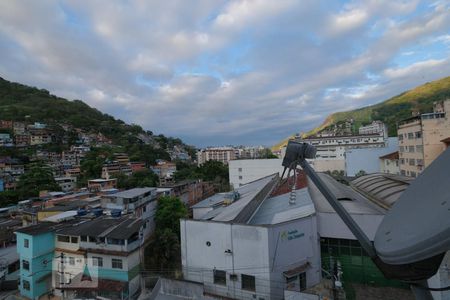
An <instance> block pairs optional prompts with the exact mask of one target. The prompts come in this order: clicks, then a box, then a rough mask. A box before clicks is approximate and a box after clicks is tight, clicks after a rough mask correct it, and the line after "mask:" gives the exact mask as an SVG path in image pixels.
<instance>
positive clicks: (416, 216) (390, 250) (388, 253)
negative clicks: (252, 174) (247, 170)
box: [282, 141, 450, 299]
mask: <svg viewBox="0 0 450 300" xmlns="http://www.w3.org/2000/svg"><path fill="white" fill-rule="evenodd" d="M315 153H316V149H315V147H314V146H312V145H310V144H307V143H300V142H296V141H289V142H288V145H287V148H286V155H285V157H284V159H283V163H282V165H283V166H284V167H285V169H286V168H289V169H291V168H292V166H294V168H295V167H296V165H297V164H299V165H300V166H301V167H302V169H303V170H304V171H305V172H306V174H307V175H308V176H309V178H310V179H311V180H312V181H313V182H314V184H315V185H316V186H317V188H318V189H319V190H320V192H321V193H322V194H323V195H324V196H325V198H326V199H327V201H328V202H329V203H330V205H331V206H332V207H333V209H334V210H335V211H336V212H337V214H338V215H339V217H340V218H341V219H342V220H343V221H344V223H345V224H346V225H347V227H348V228H349V229H350V231H351V232H352V233H353V235H354V236H355V237H356V238H357V239H358V241H359V242H360V244H361V246H362V247H363V248H364V250H365V251H366V252H367V254H368V255H369V256H370V258H371V259H372V260H373V262H374V263H375V264H376V265H377V266H378V268H379V269H380V271H381V272H382V273H383V274H384V276H385V277H386V278H389V279H398V280H402V281H404V282H407V283H409V284H411V289H412V291H413V293H414V295H415V296H416V299H432V296H431V293H430V290H436V289H430V288H428V287H427V282H426V280H427V279H428V278H430V277H432V276H433V275H434V274H436V272H437V270H438V268H439V265H440V264H441V262H442V259H443V257H444V254H445V252H446V251H448V250H449V249H450V216H449V214H450V199H448V195H449V194H450V187H449V185H448V183H449V182H450V172H449V171H448V170H449V169H450V149H447V150H446V151H445V152H444V153H443V154H441V156H440V157H439V158H438V159H436V160H435V161H434V162H433V163H432V164H431V165H430V166H429V167H428V168H427V169H426V170H425V171H424V172H423V173H422V174H421V175H420V176H419V177H418V178H417V179H416V180H415V181H414V182H413V183H412V184H411V186H410V187H409V188H408V189H407V190H406V191H405V192H404V193H403V194H402V196H401V197H400V198H399V200H397V203H396V205H395V206H394V207H393V208H392V209H391V210H390V211H389V212H388V213H387V215H386V216H385V218H384V219H383V221H382V223H381V224H380V226H379V228H378V231H377V233H376V236H375V244H374V245H375V246H374V245H373V244H372V242H371V241H370V239H369V238H368V237H367V235H366V234H365V233H364V232H363V230H362V229H361V228H360V227H359V225H358V224H357V223H356V222H355V220H353V218H352V217H351V216H350V214H349V213H348V212H347V211H346V210H345V208H344V207H343V206H342V204H341V203H339V201H338V200H337V199H336V197H335V196H334V195H333V193H332V192H331V191H330V189H328V187H327V186H326V184H325V183H324V182H323V181H322V180H321V179H320V177H319V176H318V175H317V173H316V172H315V171H314V170H313V169H312V167H311V166H310V165H309V163H308V162H307V161H306V159H307V158H314V157H315ZM283 174H284V172H283ZM419 220H420V221H419ZM445 289H448V288H443V289H437V290H445Z"/></svg>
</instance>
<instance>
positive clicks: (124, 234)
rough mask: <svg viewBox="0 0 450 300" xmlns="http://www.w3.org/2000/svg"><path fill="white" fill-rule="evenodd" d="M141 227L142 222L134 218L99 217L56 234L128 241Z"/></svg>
mask: <svg viewBox="0 0 450 300" xmlns="http://www.w3.org/2000/svg"><path fill="white" fill-rule="evenodd" d="M142 225H143V222H142V220H140V219H136V218H128V217H121V218H110V217H101V218H97V219H94V220H87V221H81V222H80V221H79V222H78V223H72V224H71V226H67V227H63V228H61V229H58V230H57V234H62V235H72V236H92V237H107V238H113V239H128V238H129V237H131V236H132V235H133V234H135V233H137V232H139V230H140V228H141V227H142Z"/></svg>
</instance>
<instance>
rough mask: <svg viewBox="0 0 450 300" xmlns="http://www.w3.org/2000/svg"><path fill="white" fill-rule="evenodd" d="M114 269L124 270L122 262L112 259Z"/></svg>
mask: <svg viewBox="0 0 450 300" xmlns="http://www.w3.org/2000/svg"><path fill="white" fill-rule="evenodd" d="M112 268H113V269H122V260H121V259H117V258H113V259H112Z"/></svg>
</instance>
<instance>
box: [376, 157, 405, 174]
mask: <svg viewBox="0 0 450 300" xmlns="http://www.w3.org/2000/svg"><path fill="white" fill-rule="evenodd" d="M380 172H381V173H386V174H397V175H399V174H400V167H399V161H398V159H380Z"/></svg>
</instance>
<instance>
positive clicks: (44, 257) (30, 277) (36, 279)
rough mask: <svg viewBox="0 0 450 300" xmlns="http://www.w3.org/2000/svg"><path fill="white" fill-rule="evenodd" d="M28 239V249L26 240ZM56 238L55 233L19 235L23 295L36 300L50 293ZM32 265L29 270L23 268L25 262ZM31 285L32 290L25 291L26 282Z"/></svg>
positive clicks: (20, 288) (18, 245) (18, 249)
mask: <svg viewBox="0 0 450 300" xmlns="http://www.w3.org/2000/svg"><path fill="white" fill-rule="evenodd" d="M26 239H28V241H29V242H28V247H25V240H26ZM54 248H55V236H54V233H53V232H47V233H43V234H40V235H35V236H32V235H28V234H24V233H20V232H18V233H17V252H18V254H19V257H20V286H19V290H20V293H21V295H23V296H26V297H28V298H31V299H34V298H35V297H39V296H41V295H43V294H45V293H47V292H48V291H49V287H50V286H49V284H48V283H49V282H51V273H52V260H53V256H54ZM24 260H26V261H28V262H29V264H30V268H29V270H25V269H24V268H23V261H24ZM25 280H26V281H28V282H29V283H30V290H26V289H24V281H25Z"/></svg>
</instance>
